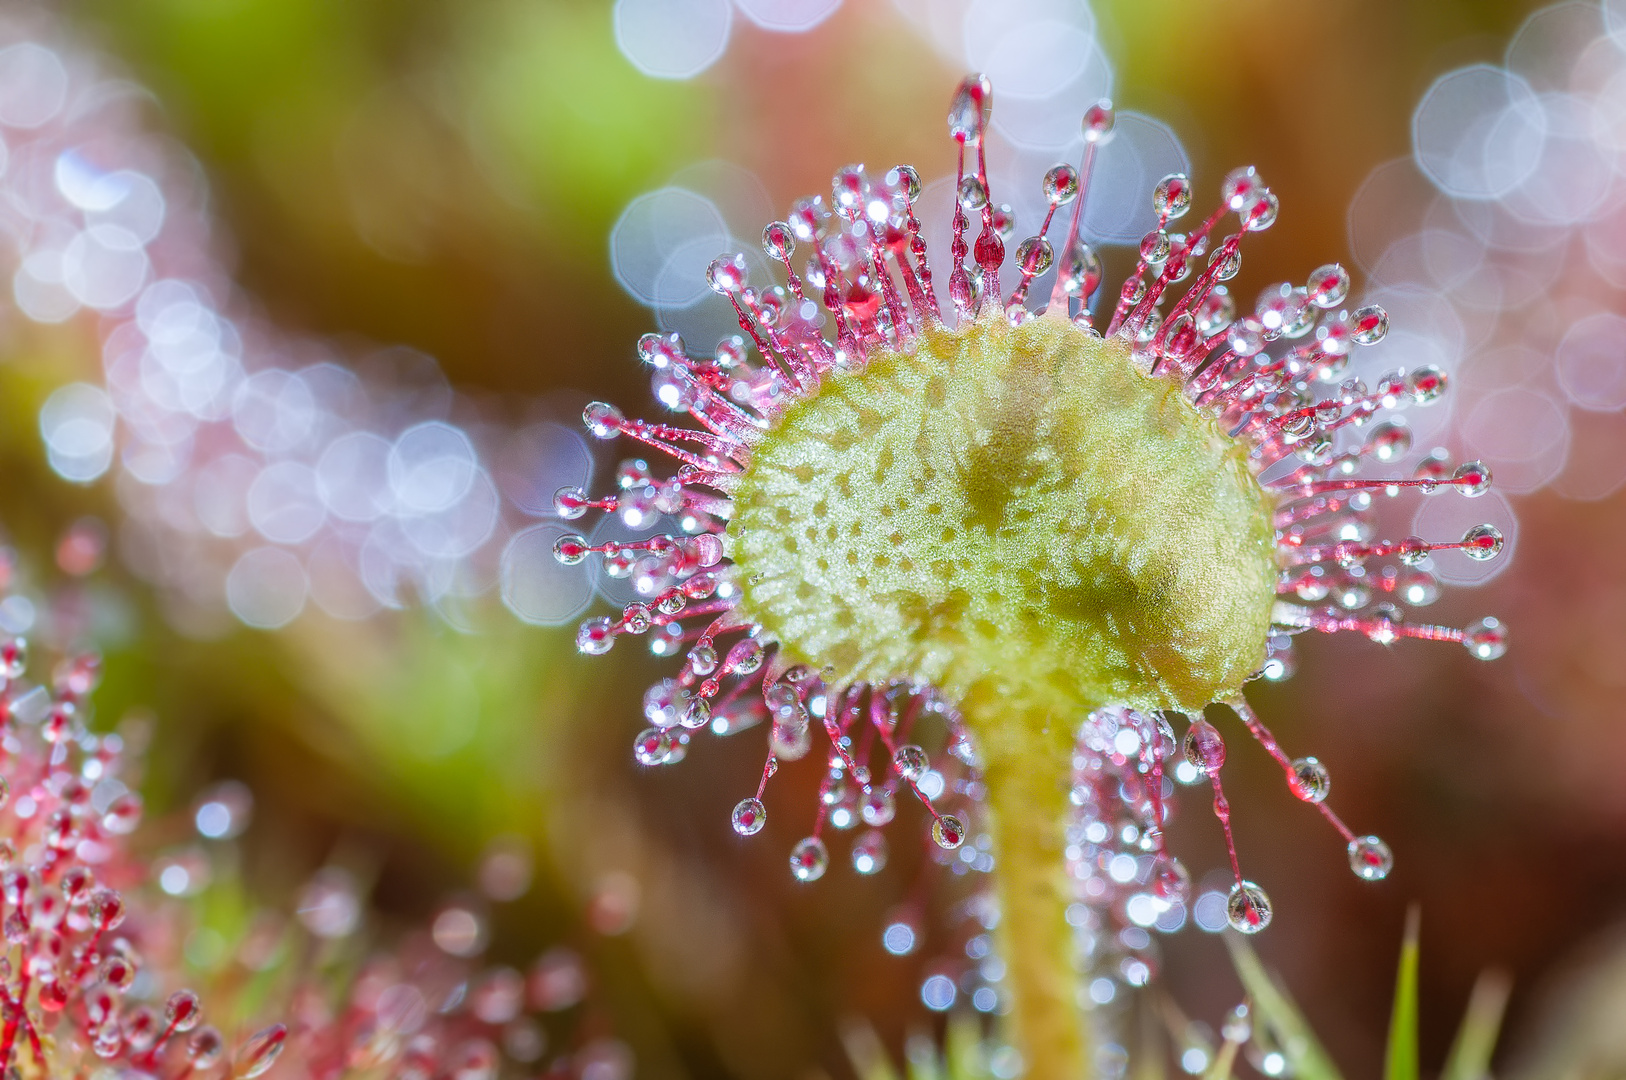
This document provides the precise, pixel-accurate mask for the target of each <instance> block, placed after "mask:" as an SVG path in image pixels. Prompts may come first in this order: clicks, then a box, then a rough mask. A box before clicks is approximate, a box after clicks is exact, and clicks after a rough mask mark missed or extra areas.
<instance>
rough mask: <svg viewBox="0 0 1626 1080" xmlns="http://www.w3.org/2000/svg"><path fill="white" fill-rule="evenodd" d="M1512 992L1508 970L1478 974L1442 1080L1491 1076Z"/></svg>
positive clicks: (1479, 1079) (1464, 1079)
mask: <svg viewBox="0 0 1626 1080" xmlns="http://www.w3.org/2000/svg"><path fill="white" fill-rule="evenodd" d="M1512 991H1513V980H1512V978H1511V977H1510V976H1509V975H1508V974H1507V972H1505V971H1487V972H1484V973H1483V974H1482V975H1480V976H1479V981H1478V982H1476V983H1474V992H1473V994H1472V995H1470V996H1469V998H1468V1010H1467V1012H1465V1013H1463V1015H1462V1026H1461V1027H1459V1028H1457V1037H1456V1039H1455V1040H1454V1041H1453V1042H1452V1043H1451V1055H1450V1056H1449V1057H1447V1058H1446V1059H1445V1070H1444V1071H1443V1072H1441V1073H1440V1080H1486V1078H1488V1077H1489V1076H1490V1060H1491V1053H1492V1052H1493V1051H1494V1050H1495V1049H1496V1036H1497V1034H1498V1033H1499V1032H1500V1031H1501V1027H1502V1012H1503V1010H1505V1009H1506V1008H1507V998H1508V995H1509V994H1510V993H1512Z"/></svg>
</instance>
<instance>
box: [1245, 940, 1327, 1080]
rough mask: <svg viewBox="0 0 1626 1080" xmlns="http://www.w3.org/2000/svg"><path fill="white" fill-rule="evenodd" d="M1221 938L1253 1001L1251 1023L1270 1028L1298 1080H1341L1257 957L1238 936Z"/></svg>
mask: <svg viewBox="0 0 1626 1080" xmlns="http://www.w3.org/2000/svg"><path fill="white" fill-rule="evenodd" d="M1224 937H1225V944H1226V945H1227V946H1229V947H1230V950H1231V963H1232V964H1233V965H1235V967H1236V973H1237V977H1238V978H1240V979H1241V980H1242V986H1243V988H1244V989H1245V990H1247V992H1248V994H1249V996H1250V997H1252V998H1253V1013H1254V1022H1255V1023H1260V1024H1265V1025H1267V1026H1268V1027H1269V1028H1270V1032H1271V1034H1272V1035H1274V1036H1275V1037H1276V1041H1277V1042H1278V1043H1280V1045H1281V1048H1282V1056H1284V1057H1285V1058H1287V1062H1288V1064H1289V1065H1290V1066H1292V1069H1293V1073H1294V1075H1295V1076H1296V1077H1297V1078H1298V1080H1343V1077H1342V1076H1341V1075H1340V1074H1339V1072H1338V1066H1336V1065H1334V1064H1333V1063H1332V1058H1330V1057H1328V1056H1327V1051H1326V1050H1324V1049H1322V1047H1321V1043H1320V1042H1318V1041H1317V1040H1316V1037H1315V1033H1314V1032H1312V1031H1311V1030H1310V1025H1309V1023H1308V1022H1307V1021H1306V1020H1305V1019H1304V1014H1303V1013H1301V1012H1299V1010H1298V1006H1297V1005H1294V1004H1293V999H1292V998H1290V997H1288V995H1287V992H1286V991H1284V990H1283V989H1282V988H1281V987H1280V986H1278V985H1277V984H1276V981H1275V980H1274V979H1272V978H1271V977H1270V976H1269V975H1268V974H1266V972H1265V967H1264V965H1263V964H1261V963H1260V962H1259V956H1258V954H1257V953H1255V952H1254V951H1253V949H1252V948H1250V947H1249V945H1248V943H1247V942H1246V941H1245V940H1243V938H1242V936H1241V935H1240V934H1233V933H1227V934H1225V935H1224Z"/></svg>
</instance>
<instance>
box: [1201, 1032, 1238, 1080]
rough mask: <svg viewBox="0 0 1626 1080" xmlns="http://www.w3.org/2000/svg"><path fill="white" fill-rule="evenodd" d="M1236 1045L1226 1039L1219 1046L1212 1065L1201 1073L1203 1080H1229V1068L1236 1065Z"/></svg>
mask: <svg viewBox="0 0 1626 1080" xmlns="http://www.w3.org/2000/svg"><path fill="white" fill-rule="evenodd" d="M1236 1051H1237V1044H1236V1043H1234V1042H1232V1041H1231V1040H1230V1039H1226V1040H1225V1041H1224V1042H1223V1043H1221V1044H1220V1048H1219V1053H1217V1054H1215V1055H1214V1063H1213V1064H1212V1065H1210V1066H1208V1071H1207V1072H1205V1073H1203V1080H1231V1066H1232V1065H1234V1064H1236Z"/></svg>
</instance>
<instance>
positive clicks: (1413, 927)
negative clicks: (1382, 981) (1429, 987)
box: [1383, 904, 1422, 1080]
mask: <svg viewBox="0 0 1626 1080" xmlns="http://www.w3.org/2000/svg"><path fill="white" fill-rule="evenodd" d="M1420 922H1421V916H1420V913H1419V911H1418V908H1417V905H1416V904H1413V905H1412V906H1411V909H1410V910H1409V911H1407V912H1406V938H1405V940H1404V941H1403V942H1401V945H1400V970H1399V971H1398V972H1397V973H1396V974H1395V1003H1394V1009H1393V1011H1392V1012H1391V1013H1390V1014H1389V1049H1388V1052H1387V1053H1386V1054H1385V1055H1384V1061H1383V1080H1418V1074H1419V1073H1420V1072H1421V1071H1422V1068H1421V1065H1420V1064H1419V1062H1418V1060H1417V937H1418V927H1419V924H1420Z"/></svg>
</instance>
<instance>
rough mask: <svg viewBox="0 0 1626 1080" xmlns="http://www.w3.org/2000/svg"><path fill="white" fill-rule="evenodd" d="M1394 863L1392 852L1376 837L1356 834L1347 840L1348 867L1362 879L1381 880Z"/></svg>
mask: <svg viewBox="0 0 1626 1080" xmlns="http://www.w3.org/2000/svg"><path fill="white" fill-rule="evenodd" d="M1394 865H1395V857H1394V853H1393V852H1391V851H1390V850H1389V845H1388V844H1385V843H1384V842H1383V841H1382V840H1379V839H1378V838H1377V837H1375V836H1358V837H1356V838H1355V839H1354V840H1351V841H1350V842H1349V868H1350V869H1351V870H1353V871H1354V872H1355V876H1356V877H1358V878H1360V879H1361V880H1362V881H1382V880H1383V879H1384V878H1386V877H1388V876H1389V871H1390V870H1393V869H1394Z"/></svg>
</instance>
